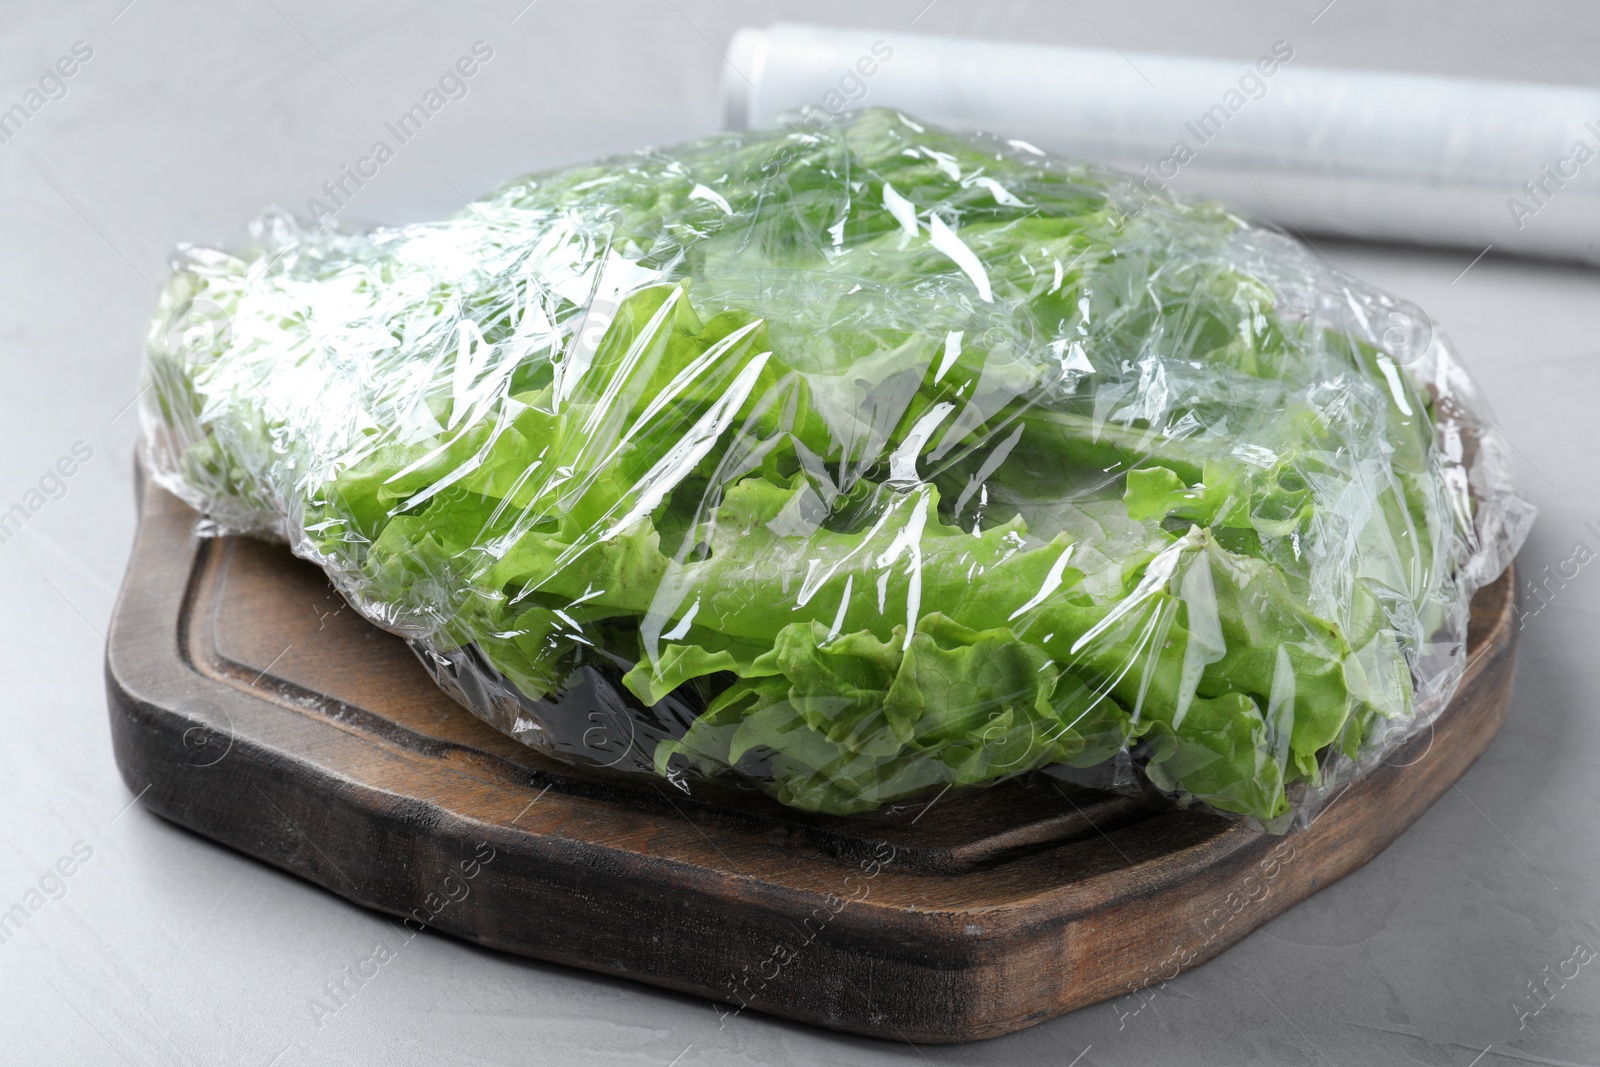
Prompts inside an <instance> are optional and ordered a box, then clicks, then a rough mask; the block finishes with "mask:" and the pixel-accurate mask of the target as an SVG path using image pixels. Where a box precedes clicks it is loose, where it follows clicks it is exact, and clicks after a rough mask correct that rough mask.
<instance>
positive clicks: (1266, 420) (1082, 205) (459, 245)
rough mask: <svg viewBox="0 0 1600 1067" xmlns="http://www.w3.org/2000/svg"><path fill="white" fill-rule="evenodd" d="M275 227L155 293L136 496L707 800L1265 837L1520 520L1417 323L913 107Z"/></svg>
mask: <svg viewBox="0 0 1600 1067" xmlns="http://www.w3.org/2000/svg"><path fill="white" fill-rule="evenodd" d="M256 236H257V242H256V247H255V248H253V249H252V250H250V251H249V252H247V253H244V254H240V255H232V254H226V253H223V252H220V251H209V250H198V249H186V250H185V251H184V252H183V254H182V256H181V259H180V262H179V263H178V264H177V269H176V271H175V273H174V274H173V276H172V278H171V279H170V281H169V282H168V284H167V287H166V291H165V294H164V296H163V298H162V301H161V305H160V308H159V310H158V312H157V314H156V317H155V320H154V323H153V325H152V328H151V332H150V336H149V340H148V345H147V360H146V373H147V376H148V380H149V382H150V384H151V385H152V386H153V388H151V389H150V390H149V391H148V392H147V393H146V401H145V403H144V406H143V418H144V426H145V433H146V437H145V448H144V456H145V461H146V464H147V466H148V468H149V470H150V472H151V474H152V476H153V477H154V478H155V479H156V480H157V481H158V482H159V483H160V484H161V485H163V486H165V487H166V488H168V489H170V490H172V491H173V492H175V493H177V494H178V495H179V496H181V497H182V498H183V499H184V500H186V501H188V502H189V503H190V504H192V505H194V506H195V507H196V508H197V509H199V510H200V512H201V513H202V514H203V516H205V518H206V520H207V523H208V525H209V526H210V528H212V529H214V530H223V531H230V532H245V533H255V534H266V535H275V536H278V537H281V538H283V539H285V540H287V541H288V543H289V545H290V546H291V547H292V548H293V550H294V551H295V552H296V553H297V554H299V555H301V556H303V557H305V558H307V559H309V560H312V561H314V562H316V563H318V564H320V565H321V566H322V567H323V568H324V569H325V570H326V571H327V573H328V575H329V576H330V578H331V579H332V580H333V582H334V583H335V584H336V586H337V587H338V589H339V590H340V591H341V592H342V593H343V594H344V596H345V597H347V598H348V599H349V601H350V602H351V603H352V604H354V605H355V606H356V607H357V608H358V609H359V610H360V611H361V612H362V614H364V615H365V616H366V617H367V618H369V619H371V620H372V621H373V622H375V623H377V624H378V625H380V626H382V627H385V628H387V629H389V630H392V631H394V632H395V633H398V634H401V635H403V636H404V637H406V638H407V639H408V640H409V641H410V642H411V644H412V646H413V647H414V648H415V649H416V650H417V652H418V654H419V655H420V657H421V658H422V661H423V662H424V663H425V664H426V665H427V667H428V669H429V671H430V672H431V673H432V674H433V676H434V677H435V678H436V679H437V680H438V682H439V684H440V685H441V686H443V687H444V688H445V689H446V690H447V691H449V692H450V693H451V694H452V695H453V696H455V697H456V698H457V699H458V700H459V701H460V702H461V703H462V704H464V705H465V706H466V707H467V708H469V709H471V710H472V711H473V712H475V713H476V714H478V715H480V716H482V717H483V718H484V719H486V720H487V721H488V722H490V723H492V724H493V725H494V726H496V727H498V728H499V729H501V730H503V731H505V732H506V733H508V734H510V735H512V736H513V737H516V738H517V739H519V740H521V741H523V742H525V743H527V744H529V745H532V746H534V747H536V748H539V749H541V750H543V751H546V752H548V753H551V754H552V755H555V756H557V757H559V758H561V759H564V760H569V761H573V762H578V763H584V764H588V765H591V766H595V767H606V768H610V769H611V770H613V771H615V772H617V773H631V774H638V775H648V776H664V777H666V778H667V779H669V780H671V781H672V782H673V783H674V784H675V785H676V786H678V787H679V788H681V789H683V790H685V791H693V790H695V789H696V788H697V787H699V786H700V785H701V783H703V782H705V781H707V780H708V779H719V780H723V781H725V782H731V783H733V784H737V785H743V786H745V787H748V788H757V789H760V790H763V791H765V792H767V793H769V794H771V795H772V796H774V797H776V798H777V799H778V800H779V801H781V802H783V803H784V804H788V805H792V806H794V807H797V808H803V809H807V810H813V811H822V812H830V813H841V814H843V813H856V812H865V811H870V810H874V809H878V808H880V807H882V806H885V805H889V804H893V803H895V802H898V801H902V800H905V799H907V798H911V797H914V796H917V795H919V794H928V795H931V794H933V793H934V792H936V791H938V790H941V789H944V788H947V787H952V786H957V787H959V786H975V785H980V784H983V783H989V782H994V781H997V780H1000V779H1003V778H1007V777H1011V776H1016V775H1022V774H1026V773H1029V772H1035V771H1041V770H1042V771H1046V772H1048V773H1050V774H1054V775H1057V776H1061V777H1066V778H1069V779H1072V780H1076V781H1079V782H1083V783H1086V784H1095V785H1100V786H1106V787H1112V788H1127V789H1142V790H1154V791H1158V792H1160V793H1163V794H1165V795H1167V796H1169V797H1171V798H1173V799H1175V800H1176V801H1177V802H1178V803H1180V804H1185V805H1201V806H1205V807H1207V808H1209V809H1211V810H1215V811H1220V812H1225V813H1231V814H1236V815H1242V816H1247V817H1250V818H1252V819H1254V820H1255V821H1256V822H1258V823H1260V824H1261V825H1264V826H1266V827H1269V828H1272V829H1281V828H1283V827H1285V826H1287V825H1289V824H1290V823H1291V822H1292V821H1293V818H1294V816H1295V815H1296V814H1304V813H1306V812H1309V811H1311V810H1314V809H1315V806H1316V805H1317V803H1318V802H1319V798H1325V797H1327V796H1328V795H1330V792H1331V790H1332V789H1333V788H1335V787H1337V786H1338V785H1339V784H1340V783H1341V782H1343V781H1345V780H1347V779H1348V778H1349V777H1351V776H1352V775H1354V774H1358V773H1360V772H1361V771H1362V770H1363V769H1364V768H1367V767H1370V766H1371V765H1372V764H1374V763H1375V762H1376V761H1377V760H1379V759H1381V758H1382V756H1383V755H1384V754H1385V753H1386V752H1388V751H1389V750H1391V749H1392V748H1393V747H1394V746H1395V745H1396V744H1398V743H1399V742H1400V741H1401V740H1402V739H1404V738H1405V737H1407V736H1409V735H1411V734H1412V733H1414V732H1415V731H1417V730H1418V729H1419V728H1422V727H1423V726H1425V725H1426V724H1427V723H1428V722H1429V721H1431V718H1432V717H1433V716H1435V715H1437V714H1438V713H1439V712H1440V711H1441V710H1442V708H1443V707H1444V704H1445V702H1446V701H1447V700H1448V698H1449V696H1450V695H1451V693H1452V692H1453V689H1454V686H1455V685H1456V683H1457V681H1458V679H1459V678H1460V675H1461V671H1462V668H1463V658H1464V647H1465V635H1466V624H1467V617H1468V602H1469V600H1470V598H1471V596H1472V594H1473V592H1474V591H1475V590H1476V589H1477V588H1479V587H1481V586H1482V585H1484V584H1486V583H1488V582H1490V581H1492V580H1493V579H1494V578H1495V577H1496V576H1497V575H1498V574H1499V573H1500V572H1501V571H1502V570H1503V569H1504V567H1505V566H1506V564H1507V563H1508V562H1509V560H1510V558H1511V556H1512V555H1513V554H1514V552H1515V550H1516V548H1517V547H1518V546H1519V545H1520V543H1521V540H1522V538H1523V537H1524V535H1525V533H1526V530H1527V527H1528V525H1529V523H1530V522H1531V520H1532V515H1533V510H1532V508H1531V507H1530V506H1529V505H1528V504H1527V503H1526V502H1524V500H1523V499H1522V498H1521V497H1520V496H1519V495H1518V493H1517V489H1516V486H1515V484H1514V481H1513V479H1512V475H1511V465H1510V463H1509V460H1508V458H1507V455H1506V450H1505V448H1504V446H1503V442H1502V441H1501V439H1500V437H1499V436H1498V435H1497V433H1496V432H1495V431H1494V430H1493V429H1492V427H1491V426H1490V425H1489V424H1488V423H1487V422H1486V420H1484V419H1483V418H1482V417H1481V416H1480V415H1478V412H1479V411H1480V410H1481V408H1482V401H1481V400H1479V399H1478V398H1476V397H1475V396H1474V395H1473V393H1472V391H1471V390H1472V387H1471V385H1470V383H1469V382H1468V381H1467V379H1466V377H1465V375H1464V373H1463V372H1462V370H1461V368H1460V366H1459V365H1458V363H1457V362H1456V360H1455V358H1454V357H1453V355H1452V354H1451V352H1450V350H1449V347H1448V345H1447V343H1446V341H1445V340H1444V339H1443V338H1442V336H1441V335H1439V334H1438V332H1437V331H1436V330H1434V328H1433V326H1432V323H1431V322H1430V321H1429V320H1427V318H1426V316H1425V315H1423V314H1422V313H1421V312H1420V311H1418V310H1417V309H1415V308H1414V307H1412V306H1411V305H1408V304H1406V303H1404V302H1403V301H1396V300H1394V299H1392V298H1390V297H1387V296H1385V295H1384V294H1382V293H1380V292H1377V291H1375V290H1373V289H1370V288H1368V287H1366V286H1363V285H1361V284H1360V283H1358V282H1355V281H1353V280H1351V279H1350V278H1348V277H1346V276H1344V275H1342V274H1339V273H1336V272H1335V271H1334V270H1333V269H1332V268H1331V267H1329V266H1328V265H1326V264H1325V263H1324V261H1323V260H1322V259H1321V258H1320V257H1318V256H1317V255H1316V254H1314V253H1313V252H1311V251H1309V250H1307V249H1306V248H1304V247H1302V246H1301V245H1299V244H1298V243H1296V242H1294V241H1292V240H1290V239H1288V238H1286V237H1284V236H1283V235H1281V234H1279V233H1276V232H1273V231H1270V230H1266V229H1262V228H1259V227H1257V226H1253V225H1250V224H1248V223H1246V222H1244V221H1242V220H1241V219H1239V218H1237V217H1235V216H1234V215H1231V214H1229V213H1228V212H1227V211H1226V210H1225V209H1223V208H1222V207H1221V206H1219V205H1216V204H1213V203H1190V202H1186V201H1183V200H1174V199H1171V198H1169V197H1167V196H1166V195H1165V194H1157V193H1154V192H1152V191H1151V190H1149V189H1148V188H1141V187H1139V186H1138V185H1136V184H1135V182H1134V180H1133V179H1131V178H1129V177H1127V176H1124V175H1122V174H1120V173H1118V172H1115V171H1111V170H1107V169H1104V168H1101V167H1097V166H1093V165H1088V164H1084V163H1078V162H1073V161H1070V160H1064V159H1059V158H1055V157H1052V156H1048V155H1045V154H1043V153H1041V152H1039V151H1038V150H1037V149H1035V148H1033V147H1032V146H1031V145H1028V144H1026V143H1023V142H1018V141H1006V140H1003V139H999V138H993V137H985V136H969V135H957V134H952V133H947V132H943V131H940V130H938V129H935V128H932V127H929V126H926V125H925V124H922V123H919V122H917V121H915V120H914V119H912V118H910V117H908V116H905V115H902V114H899V113H896V112H894V111H884V110H873V111H863V112H858V113H855V114H852V115H847V116H844V117H842V118H840V119H839V120H837V121H833V122H829V123H826V124H824V123H816V122H813V123H812V124H811V125H809V126H808V125H804V124H802V123H799V122H797V121H795V120H793V119H791V120H789V121H788V122H787V123H786V124H785V125H784V126H782V127H780V128H774V129H769V130H758V131H749V132H741V133H738V134H725V135H719V136H716V137H711V138H708V139H705V140H702V141H697V142H694V143H691V144H687V145H683V146H680V147H677V148H673V149H665V150H648V151H643V152H639V153H636V154H634V155H630V156H625V157H621V158H616V159H611V160H606V161H603V162H600V163H596V164H593V165H588V166H581V167H575V168H571V169H566V170H561V171H556V172H552V173H547V174H539V175H535V176H533V177H529V178H525V179H521V180H519V181H515V182H512V183H510V184H508V185H506V186H504V187H502V188H501V189H499V190H498V191H496V192H494V193H492V194H490V195H489V196H487V197H485V198H484V199H483V200H481V201H479V202H477V203H475V204H473V205H471V206H470V207H468V208H467V209H466V210H464V211H462V212H460V213H459V214H457V215H455V216H453V217H452V218H449V219H447V220H445V221H442V222H437V223H428V224H421V225H414V226H406V227H402V228H398V229H381V230H377V231H375V232H372V233H369V234H363V235H349V234H344V233H339V232H333V231H329V230H318V229H312V228H306V227H302V226H299V225H297V224H296V223H295V222H293V221H292V220H291V219H289V218H287V217H284V216H281V215H269V216H268V217H266V218H264V219H263V220H262V221H261V222H260V223H259V224H258V227H257V229H256Z"/></svg>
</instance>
